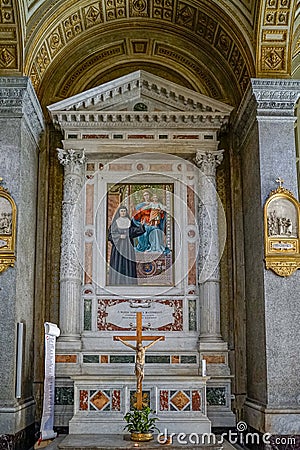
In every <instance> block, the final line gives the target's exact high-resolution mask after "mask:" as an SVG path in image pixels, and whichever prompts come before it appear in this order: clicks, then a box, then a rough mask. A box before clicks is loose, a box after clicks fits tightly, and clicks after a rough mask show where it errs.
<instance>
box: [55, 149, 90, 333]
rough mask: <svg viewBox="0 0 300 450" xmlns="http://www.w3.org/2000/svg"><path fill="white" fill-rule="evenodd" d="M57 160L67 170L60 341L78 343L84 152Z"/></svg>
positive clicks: (67, 152)
mask: <svg viewBox="0 0 300 450" xmlns="http://www.w3.org/2000/svg"><path fill="white" fill-rule="evenodd" d="M58 158H59V161H60V163H61V164H62V165H63V166H64V194H63V206H62V208H63V211H62V244H61V267H60V321H59V326H60V330H61V337H60V339H59V340H60V342H61V341H79V340H80V324H81V321H80V317H81V316H80V314H81V308H80V305H81V284H82V258H83V244H82V219H81V217H82V216H81V214H80V212H81V208H82V187H83V177H84V161H85V156H84V151H78V150H76V151H75V150H72V149H69V150H63V149H58Z"/></svg>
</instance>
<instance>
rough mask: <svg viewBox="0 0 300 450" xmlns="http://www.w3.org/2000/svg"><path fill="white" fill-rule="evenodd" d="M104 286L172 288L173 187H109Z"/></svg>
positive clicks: (132, 185)
mask: <svg viewBox="0 0 300 450" xmlns="http://www.w3.org/2000/svg"><path fill="white" fill-rule="evenodd" d="M107 230H108V237H107V255H106V259H107V268H108V270H107V285H110V286H132V285H138V286H155V285H156V286H158V285H159V286H172V285H173V284H174V280H173V278H174V275H173V268H172V265H173V256H174V251H173V249H174V243H173V234H174V233H173V184H172V183H169V184H158V183H152V184H149V183H148V184H141V183H119V184H109V185H108V192H107Z"/></svg>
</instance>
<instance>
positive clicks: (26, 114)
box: [0, 77, 45, 142]
mask: <svg viewBox="0 0 300 450" xmlns="http://www.w3.org/2000/svg"><path fill="white" fill-rule="evenodd" d="M0 117H15V118H24V119H25V120H26V122H27V125H28V128H29V129H30V131H31V132H32V133H33V136H34V139H35V140H36V142H38V141H39V138H40V135H41V133H42V131H43V130H44V128H45V124H44V118H43V113H42V109H41V106H40V104H39V101H38V99H37V96H36V93H35V91H34V89H33V87H32V84H31V81H30V79H29V78H28V77H1V78H0Z"/></svg>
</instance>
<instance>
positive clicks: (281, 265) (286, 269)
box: [264, 178, 300, 277]
mask: <svg viewBox="0 0 300 450" xmlns="http://www.w3.org/2000/svg"><path fill="white" fill-rule="evenodd" d="M276 181H277V182H278V183H279V184H280V185H279V187H278V188H277V189H276V190H274V191H271V192H270V195H269V197H268V199H267V201H266V203H265V206H264V234H265V263H266V269H271V270H273V272H275V273H276V274H277V275H279V276H281V277H288V276H290V275H292V274H293V273H294V272H295V271H296V270H297V269H298V268H299V267H300V253H299V249H300V238H299V223H300V204H299V202H298V200H297V199H296V198H295V197H294V195H293V194H292V192H291V191H289V190H287V189H285V188H283V187H282V183H283V180H282V179H281V178H280V179H278V180H276Z"/></svg>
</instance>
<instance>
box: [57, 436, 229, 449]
mask: <svg viewBox="0 0 300 450" xmlns="http://www.w3.org/2000/svg"><path fill="white" fill-rule="evenodd" d="M133 448H140V449H145V450H157V449H158V448H160V449H163V448H171V449H173V450H177V449H178V450H183V449H184V448H188V449H189V450H229V449H232V448H233V447H232V446H228V443H226V444H216V445H195V444H192V443H184V444H180V443H178V442H177V440H176V439H174V441H173V442H172V443H170V444H167V443H166V444H160V443H159V442H157V440H156V439H155V437H154V439H153V440H152V441H150V442H138V443H136V442H133V441H131V440H130V437H129V436H123V435H113V434H112V435H101V434H94V435H88V434H84V435H82V434H81V435H80V434H71V435H67V436H66V437H65V438H64V439H63V440H62V441H61V442H60V443H59V444H58V449H59V450H119V449H120V450H126V449H133Z"/></svg>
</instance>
